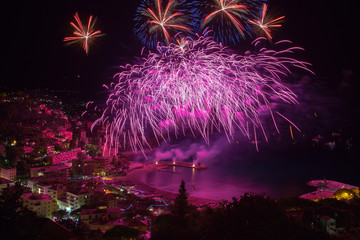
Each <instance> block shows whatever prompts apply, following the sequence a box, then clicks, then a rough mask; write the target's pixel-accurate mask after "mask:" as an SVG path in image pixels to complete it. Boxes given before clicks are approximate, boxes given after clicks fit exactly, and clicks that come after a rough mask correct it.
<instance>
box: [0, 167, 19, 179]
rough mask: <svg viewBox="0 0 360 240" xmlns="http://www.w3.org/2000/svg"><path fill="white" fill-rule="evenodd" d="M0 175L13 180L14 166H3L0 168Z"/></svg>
mask: <svg viewBox="0 0 360 240" xmlns="http://www.w3.org/2000/svg"><path fill="white" fill-rule="evenodd" d="M0 177H2V178H5V179H7V180H10V181H14V180H15V177H16V168H11V167H4V168H1V169H0Z"/></svg>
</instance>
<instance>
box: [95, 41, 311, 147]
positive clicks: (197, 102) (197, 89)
mask: <svg viewBox="0 0 360 240" xmlns="http://www.w3.org/2000/svg"><path fill="white" fill-rule="evenodd" d="M265 40H266V39H265V38H259V39H257V40H255V41H254V43H253V46H254V48H256V49H258V48H259V47H260V46H261V45H262V44H261V43H264V42H265ZM185 43H186V44H185ZM288 43H289V42H288V41H281V42H278V43H276V45H274V46H282V45H284V44H288ZM179 46H181V48H179ZM282 49H283V50H281V51H275V50H270V49H266V48H264V47H262V48H261V50H260V51H257V50H256V52H251V51H248V52H246V53H245V54H244V55H240V54H236V53H234V52H232V51H231V50H229V49H227V48H226V47H223V46H222V45H221V44H217V43H216V42H214V41H213V40H211V39H210V37H206V36H201V37H199V38H198V39H196V40H192V39H190V38H189V39H187V40H186V41H185V40H183V41H182V44H179V45H175V44H170V45H169V46H162V47H159V48H158V52H156V53H151V52H150V53H149V54H148V55H147V56H146V57H145V58H144V62H142V63H141V64H138V65H127V66H125V67H124V69H123V71H121V72H119V73H118V74H117V75H116V78H115V79H116V80H115V81H114V82H113V83H112V84H110V86H109V91H110V94H109V97H108V100H107V101H106V107H105V109H104V111H103V113H102V116H101V117H100V118H99V119H97V121H95V123H94V125H93V126H95V125H96V124H103V125H105V127H106V135H107V138H106V139H107V142H106V147H107V149H109V148H110V147H112V148H115V149H117V148H118V147H120V146H121V147H123V148H126V147H127V146H130V147H131V148H132V149H133V150H138V149H140V150H144V148H148V147H151V146H150V145H151V144H150V143H149V141H148V139H149V137H155V139H156V140H157V141H158V143H160V142H161V141H166V140H167V139H172V138H176V137H178V136H180V135H186V134H187V133H191V134H192V135H193V136H194V137H197V136H201V137H202V138H203V139H204V140H205V141H206V142H207V143H209V136H210V135H211V134H212V133H213V132H215V131H219V132H224V133H225V135H226V136H227V138H228V139H229V141H231V140H232V139H233V137H234V135H235V133H236V131H237V130H240V131H241V132H242V134H243V135H245V136H247V137H248V138H249V139H252V140H255V141H256V142H257V141H258V139H259V136H257V135H258V132H259V130H260V132H261V133H262V135H263V136H264V138H265V139H266V140H267V134H266V130H265V128H264V124H263V120H262V117H263V116H264V115H267V116H271V119H272V121H273V124H274V126H275V128H276V129H278V128H277V121H276V118H277V116H281V117H282V118H281V119H286V118H285V117H284V116H283V115H281V114H279V113H278V114H277V115H276V114H273V107H274V106H273V105H274V104H276V103H278V102H284V103H287V104H290V103H297V100H296V95H295V94H294V93H293V92H292V91H291V90H290V89H289V88H287V87H286V86H285V85H284V84H282V83H281V80H282V79H283V78H284V77H285V76H288V75H290V74H291V72H290V70H289V69H290V67H299V68H303V69H306V70H308V64H307V63H305V62H302V61H298V60H295V59H292V58H289V57H288V56H284V54H288V53H291V52H293V51H294V50H296V49H300V48H297V47H293V46H290V47H286V48H282ZM276 113H277V112H276ZM288 121H289V120H288ZM290 123H291V122H290ZM291 124H292V123H291Z"/></svg>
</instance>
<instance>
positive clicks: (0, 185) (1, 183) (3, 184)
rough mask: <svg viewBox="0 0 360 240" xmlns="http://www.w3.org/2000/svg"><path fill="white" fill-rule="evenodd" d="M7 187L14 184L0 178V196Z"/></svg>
mask: <svg viewBox="0 0 360 240" xmlns="http://www.w3.org/2000/svg"><path fill="white" fill-rule="evenodd" d="M8 186H14V182H13V181H10V180H8V179H5V178H1V177H0V195H1V193H2V191H3V189H4V188H7V187H8Z"/></svg>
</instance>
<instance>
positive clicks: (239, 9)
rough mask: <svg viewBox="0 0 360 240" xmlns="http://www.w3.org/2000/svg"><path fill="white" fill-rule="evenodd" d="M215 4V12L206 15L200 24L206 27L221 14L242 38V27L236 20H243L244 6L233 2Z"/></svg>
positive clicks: (228, 0) (218, 0)
mask: <svg viewBox="0 0 360 240" xmlns="http://www.w3.org/2000/svg"><path fill="white" fill-rule="evenodd" d="M216 3H217V10H215V11H213V12H212V13H210V14H209V15H207V16H206V17H205V19H204V21H203V22H202V24H203V25H206V24H207V23H209V22H210V21H211V20H212V18H214V17H216V16H217V15H220V14H221V15H223V16H224V17H225V18H228V19H229V20H230V21H231V22H232V24H233V25H234V26H235V27H236V29H237V30H238V31H239V33H240V34H241V35H242V36H243V35H244V32H243V30H244V27H243V26H242V24H241V23H240V21H239V20H238V19H241V18H243V17H242V15H243V14H244V13H246V11H247V7H246V6H245V5H241V4H236V2H234V1H233V0H216Z"/></svg>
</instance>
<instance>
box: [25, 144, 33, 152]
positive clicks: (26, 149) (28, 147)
mask: <svg viewBox="0 0 360 240" xmlns="http://www.w3.org/2000/svg"><path fill="white" fill-rule="evenodd" d="M23 150H24V154H28V153H31V152H32V151H33V149H32V147H30V146H24V147H23Z"/></svg>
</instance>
